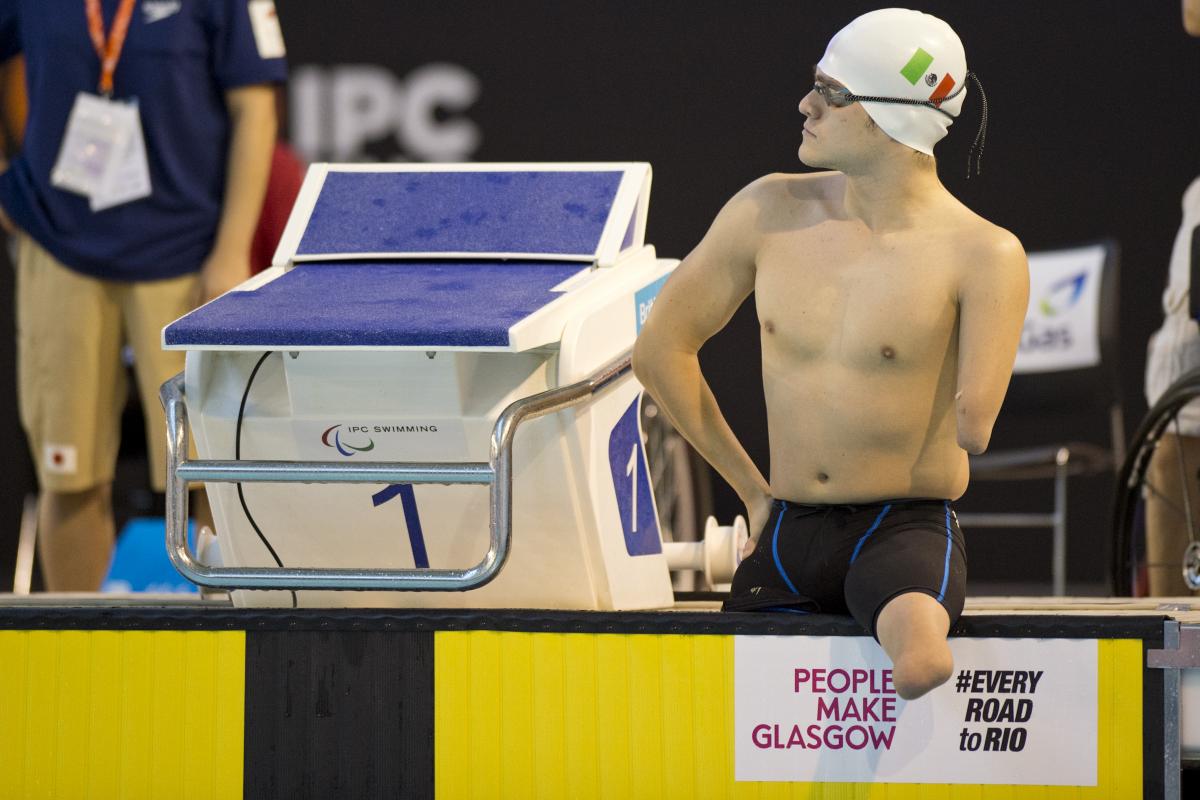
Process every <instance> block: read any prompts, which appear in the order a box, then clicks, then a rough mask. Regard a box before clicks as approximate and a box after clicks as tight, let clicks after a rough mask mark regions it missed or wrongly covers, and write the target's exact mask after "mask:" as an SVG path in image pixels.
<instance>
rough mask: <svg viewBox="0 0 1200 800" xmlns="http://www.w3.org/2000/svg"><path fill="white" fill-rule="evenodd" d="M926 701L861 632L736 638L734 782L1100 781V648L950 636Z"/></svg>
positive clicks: (1090, 642) (1087, 642)
mask: <svg viewBox="0 0 1200 800" xmlns="http://www.w3.org/2000/svg"><path fill="white" fill-rule="evenodd" d="M950 649H951V651H952V652H953V653H954V675H953V677H951V679H950V681H949V682H947V683H946V684H945V685H943V686H941V687H939V688H937V689H935V690H934V691H932V692H930V693H929V694H927V695H925V696H924V697H922V698H921V699H919V700H915V701H913V702H906V701H904V700H902V699H901V698H900V696H899V695H897V694H896V693H895V689H894V687H893V686H892V678H891V662H890V661H889V660H888V658H887V656H886V654H884V652H883V650H882V649H881V648H880V647H879V645H878V644H877V643H876V642H875V641H874V640H873V639H870V638H867V637H846V636H836V637H817V636H811V637H810V636H738V637H735V641H734V716H735V723H734V736H735V758H736V765H735V775H736V779H737V780H739V781H828V782H842V781H879V782H887V783H959V784H963V783H965V784H1025V785H1043V786H1095V785H1096V750H1097V734H1096V727H1097V703H1098V700H1097V684H1096V669H1097V667H1096V657H1097V646H1096V640H1095V639H965V638H955V639H951V640H950Z"/></svg>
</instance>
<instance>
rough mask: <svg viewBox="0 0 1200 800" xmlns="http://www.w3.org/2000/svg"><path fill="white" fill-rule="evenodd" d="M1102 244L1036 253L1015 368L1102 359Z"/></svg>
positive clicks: (1035, 368) (1078, 365)
mask: <svg viewBox="0 0 1200 800" xmlns="http://www.w3.org/2000/svg"><path fill="white" fill-rule="evenodd" d="M1104 257H1105V251H1104V248H1103V247H1102V246H1100V245H1095V246H1092V247H1080V248H1076V249H1074V250H1059V251H1055V252H1051V253H1031V254H1030V256H1029V308H1028V310H1027V311H1026V314H1025V325H1024V327H1023V328H1022V330H1021V345H1020V347H1019V349H1018V350H1017V362H1016V365H1015V366H1014V367H1013V372H1016V373H1026V372H1050V371H1054V370H1062V369H1081V368H1083V367H1093V366H1095V365H1097V364H1099V363H1100V277H1101V274H1102V272H1103V268H1104Z"/></svg>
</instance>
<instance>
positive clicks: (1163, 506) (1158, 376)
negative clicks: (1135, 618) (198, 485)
mask: <svg viewBox="0 0 1200 800" xmlns="http://www.w3.org/2000/svg"><path fill="white" fill-rule="evenodd" d="M1183 27H1184V30H1186V31H1187V32H1188V33H1189V34H1191V35H1192V36H1200V0H1183ZM1197 229H1200V178H1196V179H1195V180H1194V181H1192V184H1191V185H1190V186H1188V188H1187V190H1186V191H1185V192H1184V193H1183V220H1182V222H1181V223H1180V225H1179V232H1178V233H1176V234H1175V244H1174V246H1173V247H1172V248H1171V263H1170V267H1169V269H1168V275H1167V288H1166V290H1165V291H1164V292H1163V297H1162V307H1163V324H1162V327H1160V328H1159V329H1158V330H1157V331H1155V332H1154V334H1153V335H1152V336H1151V337H1150V342H1149V344H1148V346H1147V353H1146V402H1147V403H1149V404H1150V405H1151V406H1153V405H1154V404H1155V403H1157V402H1158V399H1159V398H1160V397H1162V396H1163V393H1164V392H1165V391H1166V390H1167V387H1169V386H1170V385H1171V384H1172V383H1174V382H1175V381H1177V380H1179V379H1180V378H1182V377H1183V376H1184V374H1185V373H1187V372H1191V371H1192V370H1194V369H1200V328H1198V327H1197V324H1196V320H1194V319H1193V318H1192V314H1191V310H1190V304H1189V302H1188V300H1189V297H1190V294H1191V292H1190V284H1191V267H1192V259H1193V258H1195V257H1196V256H1194V255H1193V254H1192V244H1193V241H1194V239H1193V232H1194V231H1196V230H1197ZM1176 420H1177V422H1178V427H1176V426H1175V425H1172V426H1171V427H1170V428H1168V429H1167V432H1166V433H1164V434H1163V435H1162V438H1161V439H1159V440H1158V446H1157V447H1156V448H1155V450H1154V455H1153V456H1151V458H1150V465H1149V468H1148V470H1147V473H1146V484H1147V487H1146V488H1147V491H1146V565H1147V566H1146V572H1147V578H1148V580H1149V584H1150V585H1149V591H1150V595H1151V596H1152V597H1180V596H1184V595H1189V594H1192V591H1191V590H1190V589H1189V588H1188V585H1187V582H1186V581H1184V579H1183V568H1182V567H1183V551H1184V549H1185V548H1186V547H1187V546H1188V543H1189V542H1190V541H1191V539H1192V533H1193V531H1191V530H1189V528H1188V520H1187V515H1186V513H1184V511H1183V508H1184V492H1187V496H1188V499H1187V502H1188V503H1189V504H1190V507H1191V510H1192V515H1193V518H1194V519H1196V520H1200V477H1197V476H1198V475H1200V400H1195V401H1193V402H1191V403H1188V404H1187V405H1186V406H1184V407H1183V408H1182V409H1180V411H1179V415H1178V417H1176ZM1181 462H1182V464H1183V468H1182V469H1181V467H1180V464H1181Z"/></svg>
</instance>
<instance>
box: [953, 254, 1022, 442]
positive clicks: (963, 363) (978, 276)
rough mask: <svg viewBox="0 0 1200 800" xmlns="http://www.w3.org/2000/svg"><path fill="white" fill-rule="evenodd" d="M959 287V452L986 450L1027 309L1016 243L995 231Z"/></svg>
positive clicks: (957, 391)
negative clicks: (962, 450) (994, 234)
mask: <svg viewBox="0 0 1200 800" xmlns="http://www.w3.org/2000/svg"><path fill="white" fill-rule="evenodd" d="M970 263H971V266H970V267H969V270H968V272H967V274H966V275H965V276H964V277H963V280H962V283H961V285H960V286H959V294H958V304H959V318H958V386H957V387H956V393H955V398H954V405H955V411H956V413H957V419H958V446H959V447H961V448H962V449H964V450H966V451H967V452H968V453H973V454H979V453H982V452H983V451H984V450H986V449H987V445H988V440H989V439H991V436H992V426H993V425H995V423H996V416H997V415H998V414H999V413H1000V404H1001V403H1002V402H1003V401H1004V392H1005V390H1007V389H1008V379H1009V377H1010V376H1011V375H1012V368H1013V362H1014V361H1015V360H1016V357H1017V345H1018V344H1019V343H1020V338H1021V326H1022V325H1023V324H1024V321H1025V310H1026V307H1027V306H1028V304H1029V264H1028V262H1027V261H1026V259H1025V251H1024V250H1023V249H1022V248H1021V243H1020V242H1018V241H1017V239H1016V237H1014V236H1013V235H1012V234H1010V233H1007V232H1004V231H999V232H998V233H997V235H996V236H995V237H994V238H993V239H992V240H991V241H990V242H989V243H988V244H987V245H986V246H985V247H984V248H983V250H982V252H981V253H979V255H978V256H977V257H975V258H973V259H971V262H970Z"/></svg>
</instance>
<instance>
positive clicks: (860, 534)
mask: <svg viewBox="0 0 1200 800" xmlns="http://www.w3.org/2000/svg"><path fill="white" fill-rule="evenodd" d="M966 586H967V555H966V549H965V547H964V544H963V537H962V531H961V530H960V529H959V527H958V518H957V517H956V516H955V514H954V509H953V508H952V507H951V505H950V503H949V501H946V500H892V501H888V502H880V503H868V504H862V505H803V504H797V503H790V502H786V501H783V500H776V501H775V503H774V505H773V506H772V509H771V516H770V518H769V519H768V520H767V524H766V526H765V527H764V528H763V530H762V532H761V533H760V535H759V538H758V546H757V547H755V549H754V552H753V553H751V554H750V557H749V558H747V559H746V560H745V561H743V562H742V563H741V565H740V566H739V567H738V569H737V572H736V573H735V574H734V576H733V590H732V592H731V594H730V597H729V599H728V600H726V601H725V606H724V608H725V610H726V611H792V612H800V613H821V614H846V613H849V614H851V615H852V616H853V617H854V618H855V619H856V620H858V622H859V623H860V624H862V626H863V627H864V628H866V629H867V630H868V631H870V632H871V635H872V636H874V635H875V621H876V619H877V617H878V616H879V612H880V611H881V610H882V609H883V607H884V606H885V605H886V604H887V603H888V601H889V600H891V599H892V598H893V597H896V596H897V595H900V594H904V593H906V592H924V593H925V594H928V595H930V596H932V597H933V598H935V599H936V600H937V601H938V602H939V603H941V604H942V606H943V607H944V608H945V609H946V613H948V614H949V615H950V624H951V625H953V624H954V622H955V621H956V620H957V619H958V617H959V615H960V614H962V609H963V602H964V600H965V598H966Z"/></svg>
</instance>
